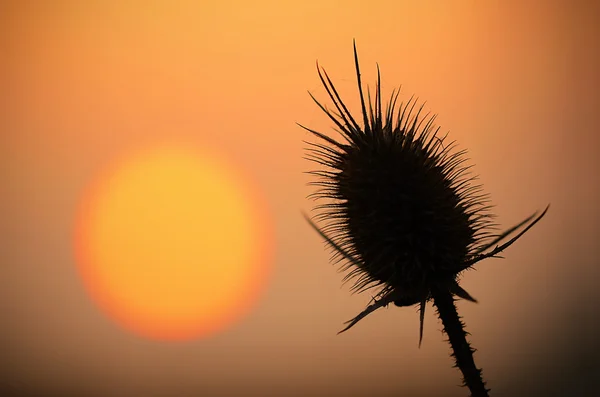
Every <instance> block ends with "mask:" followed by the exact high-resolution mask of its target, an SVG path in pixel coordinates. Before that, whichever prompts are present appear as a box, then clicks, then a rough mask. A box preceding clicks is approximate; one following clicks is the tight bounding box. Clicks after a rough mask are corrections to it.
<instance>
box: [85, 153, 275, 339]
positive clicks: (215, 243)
mask: <svg viewBox="0 0 600 397" xmlns="http://www.w3.org/2000/svg"><path fill="white" fill-rule="evenodd" d="M75 229H76V230H75V240H76V241H75V249H76V255H77V264H78V267H79V270H80V274H81V276H82V278H83V282H84V283H85V286H86V288H87V290H88V292H89V293H90V295H91V297H92V299H93V300H94V301H95V302H96V303H97V304H98V305H99V306H100V308H101V309H102V310H103V311H104V312H105V313H107V314H108V315H109V317H111V318H112V319H114V320H115V321H116V322H117V323H119V324H121V325H122V326H123V327H125V328H127V329H129V330H130V331H132V332H134V333H136V334H138V335H141V336H145V337H148V338H152V339H162V340H165V339H166V340H186V339H193V338H198V337H205V336H208V335H210V334H214V333H216V332H219V331H221V330H223V329H225V328H227V327H228V326H231V325H232V324H233V323H234V322H236V321H238V320H239V319H240V318H241V317H242V316H243V315H245V314H247V313H248V312H249V311H250V310H251V308H252V306H253V305H254V304H255V303H256V301H257V299H258V297H259V295H260V293H261V292H262V290H263V289H264V287H265V284H266V279H267V276H268V271H269V262H270V257H269V255H270V243H271V240H272V238H271V235H270V228H269V223H268V221H267V212H266V210H265V206H264V203H263V201H262V200H261V199H260V198H259V194H258V192H257V191H256V189H255V188H253V187H252V186H250V185H249V184H248V182H247V180H246V179H245V178H244V177H243V176H242V175H241V174H240V173H239V172H237V171H236V170H234V169H233V168H232V167H231V165H229V164H228V163H227V162H225V161H224V160H223V159H222V158H220V157H218V156H215V154H214V153H212V152H202V151H191V150H188V149H182V148H161V149H157V150H151V151H145V152H141V153H138V154H137V155H135V156H132V157H129V158H128V159H126V161H124V162H120V163H118V164H116V165H115V166H114V167H111V168H110V169H109V170H107V171H106V172H105V173H103V174H102V175H101V176H100V177H99V178H98V180H97V181H95V182H94V183H93V184H92V185H91V186H90V188H89V189H88V190H87V191H86V192H85V194H84V196H83V199H82V201H81V206H80V209H79V212H78V214H77V220H76V228H75Z"/></svg>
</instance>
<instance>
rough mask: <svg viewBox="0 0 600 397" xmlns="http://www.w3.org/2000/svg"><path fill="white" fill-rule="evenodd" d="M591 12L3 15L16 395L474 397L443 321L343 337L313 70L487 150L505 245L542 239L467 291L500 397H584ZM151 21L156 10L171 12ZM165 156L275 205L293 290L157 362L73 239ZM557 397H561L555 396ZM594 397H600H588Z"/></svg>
mask: <svg viewBox="0 0 600 397" xmlns="http://www.w3.org/2000/svg"><path fill="white" fill-rule="evenodd" d="M588 3H590V4H591V3H592V2H591V1H587V2H586V1H584V0H582V1H574V2H569V1H563V2H559V1H526V2H521V1H480V2H476V1H456V2H443V1H422V2H416V1H378V2H365V1H354V0H346V1H331V0H321V1H304V2H301V1H298V2H282V1H275V0H255V1H252V2H250V1H241V0H238V1H216V0H211V1H180V2H177V1H166V0H163V1H153V2H145V1H115V0H107V1H102V2H100V1H89V2H83V1H82V2H76V1H66V0H65V1H54V2H43V1H29V2H21V1H13V2H11V1H8V0H7V1H2V2H1V5H0V30H1V33H0V50H1V54H0V57H1V58H0V93H1V94H0V101H1V102H0V104H1V108H0V109H1V113H0V127H1V128H2V130H1V133H0V134H1V135H0V139H1V141H0V178H1V179H0V182H1V184H0V189H1V190H0V193H1V195H2V199H3V206H2V207H1V208H0V214H1V216H2V219H3V222H2V224H1V225H0V238H1V240H0V241H2V249H1V250H0V258H1V264H0V265H1V270H0V271H1V273H0V274H1V277H0V324H1V327H0V355H1V356H0V357H1V359H0V371H1V372H0V389H1V390H2V391H3V390H4V389H8V390H12V392H13V393H14V395H16V396H20V395H37V396H41V397H43V396H46V395H60V396H90V397H95V396H113V397H120V396H156V397H159V396H165V397H166V396H237V395H240V396H241V395H244V396H254V395H256V396H269V395H277V396H281V397H284V396H285V397H287V396H342V395H343V396H346V397H350V396H372V395H375V396H392V395H394V396H401V395H402V396H415V397H418V396H433V395H436V394H437V393H443V394H444V395H445V396H465V395H467V390H466V389H461V388H459V387H456V385H458V384H459V383H460V379H461V378H460V373H459V372H458V370H456V369H454V368H452V367H451V365H452V361H451V359H450V357H449V355H448V354H449V345H448V344H447V343H446V342H445V341H444V339H445V336H443V335H442V334H441V332H440V329H441V324H440V323H439V321H438V320H437V318H436V317H435V316H434V314H433V310H431V306H430V307H429V308H428V309H429V313H428V314H427V315H426V319H425V332H424V340H423V346H422V347H421V348H420V349H418V347H417V346H418V344H417V342H418V315H417V313H416V311H415V310H413V309H412V308H403V309H400V308H396V307H392V308H388V309H385V310H380V311H378V312H377V313H375V314H373V315H371V316H370V317H369V318H368V319H367V320H365V321H363V322H361V323H360V324H359V325H357V326H356V327H355V328H353V329H352V330H351V331H350V332H348V333H345V334H342V335H339V336H337V335H336V332H337V331H339V330H340V329H341V328H342V325H343V322H344V321H346V320H348V319H350V318H352V317H354V316H355V315H356V314H357V313H358V312H359V311H361V310H362V309H363V308H364V306H365V305H366V304H367V303H368V301H369V300H370V296H369V295H368V294H362V295H350V293H349V291H348V289H349V285H345V286H342V285H341V280H342V274H339V273H338V272H337V271H336V269H335V268H334V267H332V266H331V265H329V263H328V259H329V254H328V252H327V251H326V250H324V247H323V243H322V242H321V241H320V238H319V236H318V235H316V233H314V231H313V230H312V229H311V228H310V227H309V226H308V225H307V224H306V222H305V221H304V219H303V218H302V216H301V213H300V211H301V210H302V209H304V210H308V209H310V205H311V204H310V202H309V201H308V200H306V199H305V196H306V195H307V194H309V193H310V192H312V189H311V188H310V187H308V186H306V183H307V182H308V181H309V179H308V177H307V176H306V175H304V174H302V172H303V171H307V170H309V169H311V167H312V165H311V164H310V163H308V162H307V161H306V160H303V159H302V155H303V151H302V150H303V143H302V140H303V139H308V138H309V135H308V134H307V133H306V132H305V131H303V130H302V129H300V128H299V127H297V126H296V125H295V124H294V122H300V123H302V124H303V125H307V126H309V127H311V128H315V129H319V130H322V131H328V129H329V128H330V127H331V125H330V123H329V122H328V120H327V119H326V117H325V116H324V115H323V114H322V113H321V111H320V110H319V109H318V108H317V107H316V106H315V104H314V103H313V102H312V101H311V99H310V97H309V96H308V94H307V92H306V91H307V90H310V91H311V92H313V93H314V94H315V95H316V96H317V97H318V98H322V99H324V90H323V89H322V88H321V87H320V82H319V80H318V76H317V74H316V69H315V61H316V60H317V59H318V60H319V62H320V64H321V65H322V66H324V67H325V68H326V70H327V71H328V73H329V74H330V76H331V77H332V79H333V81H334V83H335V84H336V85H337V87H338V88H339V89H340V91H341V92H342V95H344V96H345V98H348V99H347V103H348V104H349V105H351V106H352V107H353V108H354V109H356V105H357V101H356V99H357V98H356V86H355V81H354V74H353V58H352V39H353V38H355V39H356V41H357V46H358V51H359V57H360V61H361V66H362V70H363V75H364V80H363V81H364V82H366V83H371V85H372V83H373V82H374V77H375V71H376V69H375V64H376V62H377V63H378V64H379V65H380V67H381V72H382V83H383V90H384V92H385V93H388V94H389V92H390V91H391V90H392V89H393V88H395V87H398V86H399V85H402V94H401V97H403V99H407V98H408V97H410V95H412V94H416V95H418V96H419V97H420V98H421V99H423V100H427V108H428V109H429V110H431V111H433V112H435V113H437V114H439V117H438V120H437V121H438V124H439V125H440V126H441V129H442V131H444V132H445V131H449V132H450V137H451V138H452V139H456V140H457V141H458V142H459V144H460V145H461V148H468V149H469V157H470V158H471V159H472V160H473V162H474V163H475V164H476V168H475V171H476V172H477V173H478V174H480V175H481V180H482V182H483V183H484V186H485V188H486V191H487V192H489V193H490V194H491V196H492V200H493V203H494V204H496V206H497V207H496V213H497V215H498V222H499V223H500V224H501V225H502V226H503V227H508V226H512V225H513V224H515V223H517V222H519V221H520V220H521V219H523V218H524V217H526V216H528V215H530V214H531V213H533V212H534V211H535V210H538V209H542V208H544V207H545V206H546V204H547V203H551V208H550V211H549V213H548V215H547V216H546V218H545V219H544V220H542V222H541V223H540V224H539V225H538V226H536V227H535V228H534V229H533V230H532V231H531V232H529V233H528V234H527V235H526V236H525V237H524V238H523V239H522V240H520V241H519V242H518V243H517V244H516V245H514V246H513V247H511V248H510V250H509V251H508V252H507V254H506V255H505V256H506V259H504V260H489V261H486V262H482V263H480V264H479V265H478V268H477V269H478V271H476V272H468V273H466V274H465V276H464V278H463V281H462V282H463V285H464V286H465V288H466V289H467V290H468V291H469V292H470V293H471V294H472V295H473V296H474V297H476V298H477V299H478V300H479V304H472V303H469V302H464V301H461V302H459V303H458V306H459V309H460V312H461V314H462V315H463V316H464V320H465V321H466V324H467V330H468V331H469V332H471V333H472V335H473V336H472V337H471V341H472V343H473V345H474V347H476V348H477V349H478V352H477V353H476V355H475V360H476V363H477V364H478V365H479V366H481V367H483V370H484V377H485V379H486V380H487V381H488V382H489V383H488V384H489V386H490V387H491V388H492V390H493V392H494V394H493V395H495V396H502V395H505V396H521V395H546V396H559V395H566V394H567V393H569V394H570V393H571V392H573V393H574V395H578V394H577V393H578V392H579V393H583V391H584V390H586V389H584V387H586V386H585V385H586V384H591V382H592V381H591V379H592V378H593V377H596V379H597V378H598V376H600V375H599V365H598V349H599V344H598V341H597V338H596V337H595V336H594V337H593V335H595V329H596V330H597V328H598V325H599V324H598V322H599V321H598V320H599V317H598V314H597V313H598V306H597V304H596V301H597V300H598V298H599V295H598V292H597V291H598V288H597V285H596V282H597V280H598V276H599V274H600V272H599V271H598V268H597V260H598V259H597V258H598V257H599V254H600V252H599V248H598V246H599V245H598V241H599V239H598V237H599V235H600V230H599V224H600V219H599V218H600V216H599V210H598V205H597V203H598V200H599V199H600V193H599V186H598V185H599V184H598V176H597V175H598V174H597V172H598V170H599V169H600V161H599V160H598V158H597V155H598V145H599V144H600V134H599V133H598V127H597V126H598V123H599V121H600V120H599V116H598V109H599V105H600V101H599V96H598V94H597V91H598V89H597V87H598V86H599V85H600V84H599V83H600V79H599V77H598V72H597V70H600V62H599V59H600V53H599V50H598V48H599V47H598V41H597V39H596V37H600V29H599V28H598V27H597V20H598V17H599V12H598V11H599V9H598V7H597V6H596V7H595V8H594V7H592V6H588V5H587V4H588ZM150 4H151V5H150ZM163 142H169V143H176V144H181V145H192V146H193V145H199V146H201V147H203V148H206V149H207V150H214V151H216V152H219V153H224V154H225V155H227V156H228V157H229V158H231V159H233V160H234V162H235V164H236V166H237V167H239V168H240V169H242V170H244V171H245V173H246V174H247V175H250V177H251V178H253V182H252V183H254V185H255V186H257V188H258V189H259V190H260V191H261V192H262V194H263V196H264V197H266V200H267V205H268V208H269V211H270V214H271V219H272V222H273V227H274V230H275V241H274V246H275V252H274V258H275V259H274V263H273V269H274V270H273V273H272V275H271V278H270V281H269V284H268V285H267V288H266V290H265V291H264V294H263V296H262V298H261V299H260V301H259V302H258V304H257V305H256V307H255V309H254V310H253V311H252V312H251V313H250V314H249V315H248V316H246V317H245V318H244V319H243V320H242V321H240V322H239V323H238V324H236V325H235V326H234V327H232V328H230V329H228V330H226V331H225V332H223V333H221V334H218V335H216V336H213V337H211V338H209V339H203V340H197V341H193V342H187V343H176V344H173V343H168V342H155V341H150V340H145V339H143V338H139V337H137V336H135V335H133V334H130V333H127V332H124V331H123V330H122V329H121V328H119V327H118V326H117V325H115V323H114V322H112V321H111V320H110V319H108V318H107V317H106V316H105V315H104V314H103V313H102V312H100V311H99V310H98V309H97V307H96V306H95V304H94V302H93V301H92V300H91V299H90V298H89V296H88V294H87V292H86V290H85V289H84V287H83V285H82V283H81V280H80V279H79V276H78V273H77V271H76V266H75V259H74V255H73V241H72V227H73V222H74V211H75V208H76V205H77V203H78V201H79V200H80V196H81V194H82V191H83V190H84V189H85V187H86V186H87V185H88V184H89V183H90V182H91V180H92V179H93V178H94V176H95V175H96V174H97V173H98V172H99V170H101V169H103V168H104V167H106V166H107V165H108V164H110V163H111V162H112V161H114V159H116V158H120V157H121V156H124V155H127V153H129V152H131V151H132V150H136V148H139V147H146V146H151V145H160V144H162V143H163ZM553 393H554V394H553ZM579 395H584V394H579Z"/></svg>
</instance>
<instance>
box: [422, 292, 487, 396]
mask: <svg viewBox="0 0 600 397" xmlns="http://www.w3.org/2000/svg"><path fill="white" fill-rule="evenodd" d="M431 295H432V298H433V305H434V306H435V307H436V309H437V312H438V315H439V317H440V319H441V320H442V323H443V324H444V332H445V333H446V334H447V335H448V339H449V341H450V345H451V346H452V350H453V354H452V356H453V357H454V359H455V361H456V366H457V367H458V368H459V369H460V370H461V372H462V373H463V382H464V385H465V386H467V387H468V388H469V390H470V391H471V397H489V394H488V391H489V389H486V388H485V382H484V381H483V378H482V376H481V369H479V368H477V367H476V366H475V361H474V360H473V353H474V352H475V349H473V348H472V347H471V345H470V344H469V342H468V341H467V332H466V331H465V329H464V323H463V322H462V321H461V319H460V316H459V315H458V312H457V311H456V306H455V304H454V297H453V296H452V294H451V293H450V292H449V291H447V290H445V291H444V290H443V289H438V290H432V291H431Z"/></svg>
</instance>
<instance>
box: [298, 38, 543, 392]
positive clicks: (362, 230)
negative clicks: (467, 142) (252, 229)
mask: <svg viewBox="0 0 600 397" xmlns="http://www.w3.org/2000/svg"><path fill="white" fill-rule="evenodd" d="M354 63H355V67H356V76H357V83H358V91H359V95H360V102H361V109H362V112H361V117H362V124H363V125H362V127H361V126H360V125H359V124H358V122H357V121H356V120H355V118H354V117H353V116H352V115H351V113H350V112H349V110H348V109H347V107H346V105H345V104H344V103H343V101H342V100H341V98H340V95H339V94H338V92H337V90H336V89H335V87H334V85H333V83H332V82H331V80H330V78H329V76H328V75H327V73H326V72H325V70H324V69H322V68H321V67H319V65H318V63H317V71H318V74H319V78H320V79H321V82H322V83H323V86H324V87H325V89H326V91H327V94H328V95H329V98H330V99H331V101H332V102H333V105H334V106H335V109H336V111H333V110H329V109H328V108H327V107H325V106H324V105H322V104H321V103H320V102H319V101H318V100H317V99H315V97H314V96H313V95H312V94H310V92H309V95H310V96H311V98H312V99H313V100H314V101H315V103H316V104H317V105H318V106H319V107H320V108H321V110H323V112H325V114H326V115H327V116H328V117H329V118H330V119H331V120H332V121H333V122H334V123H335V125H336V126H337V131H338V132H339V133H340V134H341V136H342V137H343V138H344V141H337V140H334V139H333V138H331V137H329V136H327V135H326V134H323V133H321V132H318V131H315V130H312V129H310V128H307V127H305V126H302V125H300V124H299V126H300V127H302V128H304V129H305V130H307V131H309V132H311V133H312V134H313V135H315V136H316V137H318V138H319V139H320V140H321V142H317V143H315V142H306V141H305V143H306V144H307V145H308V147H307V149H306V153H307V154H306V156H305V158H306V159H308V160H311V161H313V162H316V163H318V164H319V165H321V166H324V167H325V168H326V169H325V170H323V169H321V170H315V171H310V172H308V173H309V174H311V175H312V176H314V177H316V178H317V179H316V180H315V181H312V182H311V183H310V184H311V185H314V186H317V187H318V190H317V191H316V192H315V193H313V194H311V195H310V196H309V198H313V199H315V200H317V201H320V200H325V201H326V202H324V203H322V204H318V205H317V206H316V207H315V210H317V211H318V213H317V214H316V215H315V216H314V217H312V218H309V217H308V216H307V215H306V214H304V216H305V218H306V220H307V221H308V222H309V223H310V225H311V226H312V227H313V228H314V229H315V230H316V231H317V232H318V233H319V234H320V235H321V236H322V237H323V239H324V240H325V241H326V242H327V244H328V245H329V246H331V247H332V248H333V256H332V261H333V262H334V263H339V262H342V263H344V264H343V266H342V268H341V270H343V271H349V272H348V273H347V274H346V276H345V277H344V280H345V281H347V280H350V279H355V284H354V286H353V287H352V291H354V292H363V291H366V290H368V289H371V288H378V289H379V291H378V293H377V294H376V295H375V297H374V298H373V300H372V304H370V305H369V306H368V307H367V308H366V309H365V310H364V311H363V312H362V313H360V314H359V315H358V316H356V317H355V318H354V319H352V320H350V321H348V322H347V323H346V324H347V326H346V328H344V329H343V330H342V331H340V332H339V333H341V332H344V331H346V330H348V329H349V328H351V327H352V326H354V325H355V324H356V323H358V322H359V321H360V320H362V319H363V318H364V317H366V316H367V315H369V314H370V313H372V312H373V311H375V310H377V309H379V308H381V307H385V306H388V305H389V304H390V303H394V304H395V305H396V306H400V307H402V306H412V305H419V310H420V329H419V346H420V345H421V340H422V338H423V319H424V315H425V307H426V304H427V302H428V301H430V300H432V301H433V305H434V306H435V307H436V310H437V313H438V315H439V317H440V319H441V320H442V322H443V325H444V332H445V333H446V334H447V335H448V339H449V342H450V345H451V347H452V350H453V353H452V356H453V357H454V359H455V361H456V366H457V367H458V368H459V369H460V370H461V371H462V374H463V383H464V385H465V386H467V387H468V388H469V389H470V391H471V393H472V396H477V397H478V396H488V391H489V389H487V388H486V387H485V382H484V381H483V378H482V375H481V369H479V368H477V367H476V366H475V362H474V360H473V352H474V351H475V349H473V348H471V346H470V344H469V342H468V341H467V339H466V335H467V332H466V331H465V325H464V323H463V322H462V321H461V317H460V316H459V315H458V312H457V310H456V306H455V304H454V301H455V297H459V298H462V299H466V300H469V301H471V302H477V301H476V300H475V299H474V298H473V297H472V296H471V295H470V294H469V293H468V292H467V291H465V290H464V289H463V288H462V287H461V286H460V285H459V283H458V276H459V274H460V273H461V272H463V271H464V270H467V269H469V268H471V267H472V266H473V265H475V264H476V263H477V262H479V261H481V260H483V259H486V258H498V257H499V254H500V253H501V252H502V251H503V250H505V249H506V248H508V247H509V246H510V245H512V244H513V243H514V242H515V241H517V240H518V239H519V238H520V237H521V236H523V234H525V233H526V232H527V231H528V230H529V229H530V228H531V227H533V225H535V224H536V223H537V222H538V221H539V220H540V219H542V217H543V216H544V215H545V214H546V212H547V211H548V208H549V206H548V207H546V209H545V210H544V211H543V212H542V213H541V214H539V215H538V213H537V212H536V213H534V214H533V215H531V216H530V217H528V218H527V219H525V220H524V221H523V222H521V223H519V224H518V225H516V226H514V227H511V228H510V229H508V230H506V231H504V232H503V233H495V230H497V224H496V223H494V221H493V219H494V215H493V214H492V213H491V212H490V210H491V208H492V206H491V205H489V196H488V195H487V194H484V193H482V186H481V185H478V184H477V185H476V184H473V182H474V181H475V180H476V179H477V177H476V176H473V175H470V169H471V166H467V165H465V163H466V162H467V160H468V159H467V158H466V157H465V154H466V151H465V150H462V151H456V150H455V148H456V145H455V142H451V143H450V144H446V143H445V138H446V136H444V137H443V138H440V137H438V136H437V134H438V132H439V127H438V128H436V127H435V126H434V121H435V116H430V115H429V113H428V114H425V115H424V116H422V109H423V105H421V106H420V107H419V108H418V110H416V111H415V108H416V106H417V100H416V99H414V98H411V99H410V100H409V101H408V102H407V103H405V104H404V103H400V104H399V105H398V107H396V104H397V99H398V94H399V91H396V90H394V91H393V92H392V95H391V97H390V100H389V103H388V104H387V107H386V110H385V112H384V111H383V108H382V98H381V85H380V74H379V66H377V84H376V88H375V99H374V101H372V100H371V93H370V91H369V89H368V88H367V100H366V101H365V96H364V94H363V89H362V83H361V76H360V68H359V62H358V55H357V52H356V43H354ZM367 108H368V109H367ZM312 219H314V220H315V221H316V222H322V223H324V225H323V226H322V227H321V228H319V227H318V226H317V225H316V224H315V223H314V222H313V220H312Z"/></svg>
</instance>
